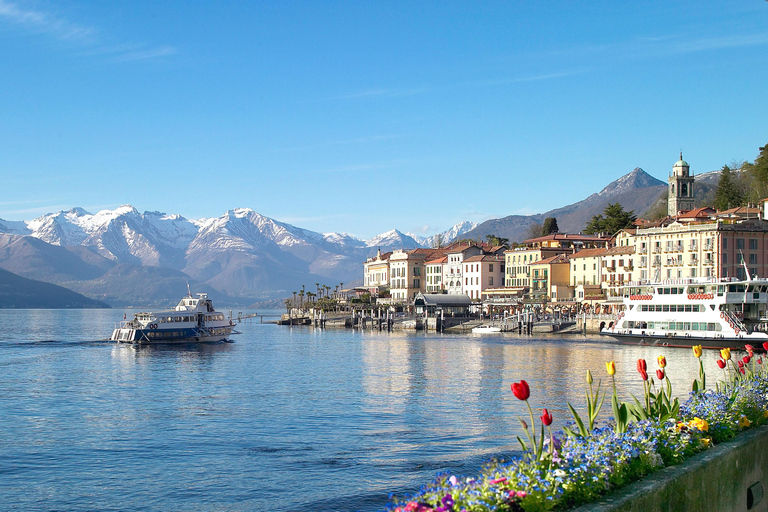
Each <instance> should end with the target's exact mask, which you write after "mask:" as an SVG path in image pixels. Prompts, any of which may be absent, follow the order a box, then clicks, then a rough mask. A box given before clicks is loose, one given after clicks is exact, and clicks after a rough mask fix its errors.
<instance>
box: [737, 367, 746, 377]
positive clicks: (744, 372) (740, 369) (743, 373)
mask: <svg viewBox="0 0 768 512" xmlns="http://www.w3.org/2000/svg"><path fill="white" fill-rule="evenodd" d="M739 371H740V372H741V374H742V375H746V373H747V372H746V371H744V368H743V367H742V368H739Z"/></svg>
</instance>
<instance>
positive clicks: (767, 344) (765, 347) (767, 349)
mask: <svg viewBox="0 0 768 512" xmlns="http://www.w3.org/2000/svg"><path fill="white" fill-rule="evenodd" d="M763 349H764V350H765V351H766V352H768V341H766V342H765V343H763Z"/></svg>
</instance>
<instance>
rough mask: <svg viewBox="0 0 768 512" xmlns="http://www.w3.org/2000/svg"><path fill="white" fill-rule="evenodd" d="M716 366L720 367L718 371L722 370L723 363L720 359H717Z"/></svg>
mask: <svg viewBox="0 0 768 512" xmlns="http://www.w3.org/2000/svg"><path fill="white" fill-rule="evenodd" d="M717 366H718V367H720V369H721V370H722V369H723V368H725V361H723V360H722V359H718V360H717Z"/></svg>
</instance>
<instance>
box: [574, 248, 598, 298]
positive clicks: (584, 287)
mask: <svg viewBox="0 0 768 512" xmlns="http://www.w3.org/2000/svg"><path fill="white" fill-rule="evenodd" d="M604 253H605V249H604V248H599V249H584V250H582V251H579V252H577V253H575V254H572V255H571V256H570V257H569V261H570V267H571V272H570V280H571V286H572V287H573V290H574V298H575V299H576V300H577V301H579V302H582V301H584V300H595V298H596V297H598V296H599V297H601V298H602V297H604V292H603V259H602V257H603V254H604Z"/></svg>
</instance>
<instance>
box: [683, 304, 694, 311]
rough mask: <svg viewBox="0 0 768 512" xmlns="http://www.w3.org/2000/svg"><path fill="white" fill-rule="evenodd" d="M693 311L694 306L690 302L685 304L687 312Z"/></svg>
mask: <svg viewBox="0 0 768 512" xmlns="http://www.w3.org/2000/svg"><path fill="white" fill-rule="evenodd" d="M691 311H693V306H692V305H690V304H686V305H685V312H686V313H690V312H691Z"/></svg>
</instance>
